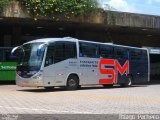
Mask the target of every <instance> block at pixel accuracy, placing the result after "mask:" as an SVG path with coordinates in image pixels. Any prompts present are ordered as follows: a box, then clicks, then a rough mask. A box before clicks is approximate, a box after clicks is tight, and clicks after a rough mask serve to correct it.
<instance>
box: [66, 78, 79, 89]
mask: <svg viewBox="0 0 160 120" xmlns="http://www.w3.org/2000/svg"><path fill="white" fill-rule="evenodd" d="M78 86H79V82H78V78H77V76H74V75H71V76H69V77H68V80H67V86H66V89H67V90H76V89H77V88H78Z"/></svg>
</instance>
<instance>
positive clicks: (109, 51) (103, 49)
mask: <svg viewBox="0 0 160 120" xmlns="http://www.w3.org/2000/svg"><path fill="white" fill-rule="evenodd" d="M99 57H100V58H109V59H112V58H113V47H110V46H107V45H100V47H99Z"/></svg>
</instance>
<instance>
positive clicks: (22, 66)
mask: <svg viewBox="0 0 160 120" xmlns="http://www.w3.org/2000/svg"><path fill="white" fill-rule="evenodd" d="M41 44H43V43H30V44H25V45H23V46H21V47H20V49H19V50H18V52H17V53H16V54H18V63H17V71H18V74H19V75H20V76H21V77H31V76H33V75H34V74H35V73H37V72H38V71H39V70H40V68H41V65H42V60H43V55H44V50H43V51H42V52H41V54H37V53H38V49H39V46H40V45H41Z"/></svg>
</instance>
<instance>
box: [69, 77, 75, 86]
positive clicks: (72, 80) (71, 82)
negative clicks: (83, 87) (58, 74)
mask: <svg viewBox="0 0 160 120" xmlns="http://www.w3.org/2000/svg"><path fill="white" fill-rule="evenodd" d="M68 86H70V87H75V86H76V81H75V80H74V79H70V80H69V81H68Z"/></svg>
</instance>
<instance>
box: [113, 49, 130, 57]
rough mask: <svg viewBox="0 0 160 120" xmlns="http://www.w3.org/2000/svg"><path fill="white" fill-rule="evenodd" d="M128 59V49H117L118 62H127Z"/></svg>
mask: <svg viewBox="0 0 160 120" xmlns="http://www.w3.org/2000/svg"><path fill="white" fill-rule="evenodd" d="M128 57H129V56H128V50H127V49H126V48H120V47H119V48H115V58H116V59H117V60H126V59H128Z"/></svg>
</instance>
